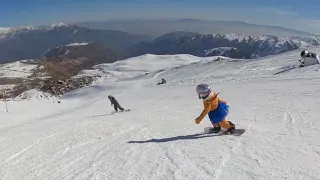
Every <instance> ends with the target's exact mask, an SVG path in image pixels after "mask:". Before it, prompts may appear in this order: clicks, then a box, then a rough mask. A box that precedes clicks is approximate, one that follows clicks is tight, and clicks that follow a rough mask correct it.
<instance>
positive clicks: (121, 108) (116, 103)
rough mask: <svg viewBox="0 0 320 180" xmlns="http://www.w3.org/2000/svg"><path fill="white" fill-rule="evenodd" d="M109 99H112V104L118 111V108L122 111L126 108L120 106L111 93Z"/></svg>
mask: <svg viewBox="0 0 320 180" xmlns="http://www.w3.org/2000/svg"><path fill="white" fill-rule="evenodd" d="M108 98H109V100H110V101H111V106H112V105H113V106H114V110H116V112H118V109H120V110H121V111H124V108H123V107H121V106H120V104H119V102H118V101H117V100H116V98H114V97H113V96H111V95H109V96H108Z"/></svg>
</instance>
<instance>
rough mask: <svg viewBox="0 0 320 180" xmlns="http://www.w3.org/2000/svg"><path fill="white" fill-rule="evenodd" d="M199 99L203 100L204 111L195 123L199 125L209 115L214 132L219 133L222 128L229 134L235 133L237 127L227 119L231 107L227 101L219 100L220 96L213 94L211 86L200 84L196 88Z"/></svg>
mask: <svg viewBox="0 0 320 180" xmlns="http://www.w3.org/2000/svg"><path fill="white" fill-rule="evenodd" d="M196 92H197V93H198V96H199V99H202V100H203V105H204V110H203V111H202V113H201V114H200V116H199V117H197V118H196V119H195V122H196V123H197V124H199V123H200V122H201V121H202V119H203V118H204V117H205V116H206V115H207V114H208V116H209V119H210V121H211V123H212V125H213V132H214V133H219V132H220V130H221V127H222V128H224V129H227V132H229V133H230V134H233V133H234V132H235V125H234V124H233V123H232V122H231V121H228V120H226V119H225V117H226V116H227V115H228V113H229V106H228V105H227V102H226V101H223V100H221V99H219V98H218V94H219V93H218V94H216V93H214V92H211V89H210V87H209V85H207V84H199V85H198V86H197V88H196Z"/></svg>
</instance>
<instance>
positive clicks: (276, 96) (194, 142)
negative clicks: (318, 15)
mask: <svg viewBox="0 0 320 180" xmlns="http://www.w3.org/2000/svg"><path fill="white" fill-rule="evenodd" d="M310 51H313V52H319V51H320V48H314V49H312V50H310ZM300 52H301V50H297V51H292V52H288V53H284V54H280V55H275V56H269V57H265V58H260V59H257V60H233V59H227V60H223V61H213V60H212V59H211V58H197V57H194V56H186V55H177V56H153V55H145V56H141V57H136V58H131V59H130V60H125V61H119V62H116V63H113V64H104V65H100V66H97V67H96V68H98V67H100V69H99V70H97V69H96V70H95V71H99V73H101V74H103V73H105V74H106V77H104V78H102V79H103V80H102V81H100V82H98V83H96V84H95V85H92V86H90V87H86V88H82V89H80V90H77V91H74V92H70V93H68V94H66V95H65V96H63V97H62V98H61V99H60V100H61V103H60V104H58V103H53V102H52V101H46V100H41V101H39V100H37V99H36V98H33V99H32V98H31V99H29V100H25V101H19V102H16V101H10V102H7V105H8V110H9V113H6V111H5V104H4V103H2V104H3V105H2V108H1V109H0V116H1V119H0V133H1V135H0V142H1V143H0V154H1V156H0V166H1V168H0V178H1V179H6V180H11V179H24V180H28V179H39V180H40V179H41V180H44V179H76V180H77V179H115V180H122V179H123V180H124V179H125V180H128V179H135V180H136V179H142V180H153V179H175V180H195V179H208V180H218V179H221V180H227V179H228V180H229V179H232V180H234V179H239V180H240V179H241V180H242V179H243V180H244V179H252V180H256V179H259V180H261V179H268V180H269V179H295V180H297V179H299V180H306V179H308V180H316V179H319V176H320V141H319V140H318V138H319V136H320V119H319V118H320V116H319V110H318V109H319V105H320V98H319V96H318V92H319V83H320V78H319V77H320V74H319V73H320V72H319V66H318V65H315V66H309V67H305V68H299V69H293V70H290V71H283V73H278V74H276V73H277V72H280V71H282V70H284V69H286V68H290V67H292V66H294V65H297V64H298V63H299V62H298V59H299V58H300ZM172 66H176V68H172ZM137 71H142V72H146V71H148V72H150V73H149V74H145V75H142V74H137ZM87 72H88V73H92V71H87ZM116 72H118V73H116ZM84 73H86V72H84ZM130 73H132V75H131V79H123V78H122V76H123V75H124V74H125V75H126V77H129V75H130ZM110 74H112V76H109V75H110ZM274 74H276V75H274ZM159 78H165V79H166V80H167V82H168V83H167V84H164V85H160V86H157V85H156V83H157V81H158V80H159ZM121 79H123V80H121ZM115 81H117V83H114V82H115ZM198 83H209V84H210V85H211V87H212V90H213V91H215V92H220V95H219V96H220V98H221V99H223V100H226V101H227V102H228V104H229V105H230V114H229V116H228V119H229V120H231V121H232V122H233V123H235V124H236V127H237V128H244V129H246V132H245V133H244V134H243V135H242V136H239V137H235V136H218V137H215V136H212V135H205V134H203V133H202V132H203V129H204V127H207V126H210V122H209V120H208V118H207V117H206V118H205V119H204V120H203V121H202V122H201V124H199V125H197V124H195V122H194V119H195V118H196V117H197V116H198V115H199V114H200V113H201V111H202V109H203V106H202V102H201V100H199V99H198V97H197V95H196V93H195V87H196V85H197V84H198ZM110 94H112V95H113V96H115V97H116V99H117V100H118V101H119V103H120V104H121V105H122V106H123V107H124V108H131V111H130V112H124V113H116V114H110V113H111V112H112V111H113V108H112V107H111V106H110V101H109V100H108V98H107V96H108V95H110ZM33 96H34V94H33Z"/></svg>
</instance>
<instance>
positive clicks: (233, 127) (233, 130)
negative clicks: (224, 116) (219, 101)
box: [227, 121, 236, 134]
mask: <svg viewBox="0 0 320 180" xmlns="http://www.w3.org/2000/svg"><path fill="white" fill-rule="evenodd" d="M229 124H230V125H231V128H229V129H228V130H227V132H229V133H230V134H233V133H235V131H236V126H235V125H234V124H233V123H232V122H231V121H229Z"/></svg>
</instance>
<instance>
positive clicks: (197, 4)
mask: <svg viewBox="0 0 320 180" xmlns="http://www.w3.org/2000/svg"><path fill="white" fill-rule="evenodd" d="M319 7H320V0H304V1H301V0H299V1H298V0H2V2H1V5H0V17H1V18H0V27H7V26H26V25H33V26H37V25H46V24H51V23H55V22H67V23H72V22H81V21H90V20H98V21H101V20H110V19H128V18H130V19H132V18H144V19H151V18H198V19H205V20H232V21H244V22H248V23H255V24H265V25H276V26H282V27H288V28H293V29H298V30H303V31H307V32H312V33H316V34H320V11H319V10H318V9H319Z"/></svg>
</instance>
